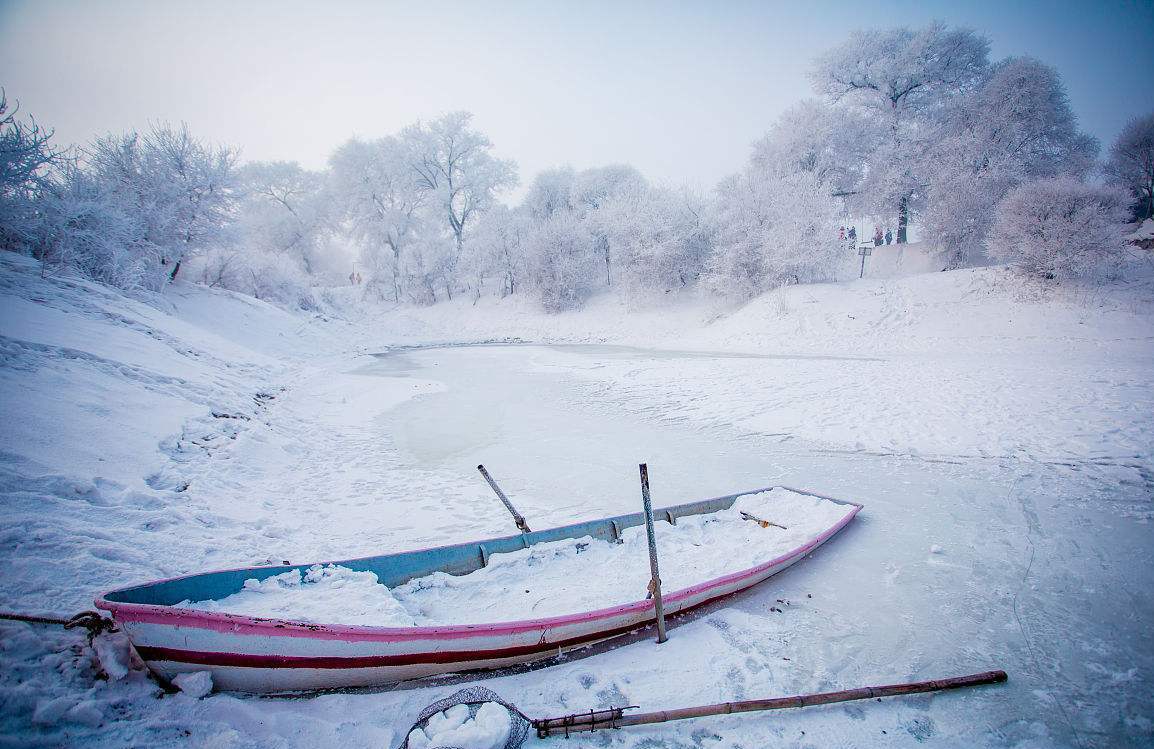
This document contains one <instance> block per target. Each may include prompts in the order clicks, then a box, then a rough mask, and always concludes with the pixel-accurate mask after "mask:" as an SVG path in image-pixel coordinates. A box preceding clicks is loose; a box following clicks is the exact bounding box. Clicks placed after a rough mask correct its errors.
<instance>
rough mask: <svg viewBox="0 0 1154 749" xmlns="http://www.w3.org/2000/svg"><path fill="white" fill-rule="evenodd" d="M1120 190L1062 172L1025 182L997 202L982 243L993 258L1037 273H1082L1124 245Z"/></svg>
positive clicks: (1113, 257)
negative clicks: (993, 218) (1052, 177)
mask: <svg viewBox="0 0 1154 749" xmlns="http://www.w3.org/2000/svg"><path fill="white" fill-rule="evenodd" d="M1126 203H1127V198H1126V194H1125V193H1124V192H1123V191H1122V190H1119V189H1118V188H1116V187H1111V186H1103V185H1089V184H1084V183H1082V182H1078V181H1077V180H1075V179H1071V178H1068V177H1059V178H1055V179H1045V180H1038V181H1036V182H1029V183H1026V184H1024V185H1022V186H1021V187H1019V188H1017V189H1015V190H1013V191H1012V192H1010V193H1009V194H1008V195H1006V197H1005V198H1004V199H1003V200H1002V201H1001V203H999V204H998V208H997V212H996V216H995V222H994V227H993V229H991V231H990V234H989V235H988V237H987V238H986V248H987V250H988V251H989V253H990V256H991V257H993V258H994V259H996V260H1001V261H1003V262H1007V263H1010V264H1011V265H1013V266H1015V267H1017V268H1018V269H1019V270H1021V271H1022V272H1024V273H1026V274H1028V275H1031V276H1035V277H1040V278H1051V279H1069V278H1085V277H1089V276H1093V275H1096V274H1098V273H1099V272H1102V271H1105V270H1108V269H1109V268H1111V267H1112V266H1113V265H1115V264H1116V263H1117V262H1118V260H1119V259H1120V258H1121V256H1122V253H1123V252H1124V250H1125V241H1124V239H1123V234H1124V224H1125V221H1126Z"/></svg>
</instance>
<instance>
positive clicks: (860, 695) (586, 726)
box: [533, 671, 1007, 738]
mask: <svg viewBox="0 0 1154 749" xmlns="http://www.w3.org/2000/svg"><path fill="white" fill-rule="evenodd" d="M1006 678H1007V677H1006V672H1005V671H983V672H982V673H979V674H970V675H968V676H954V677H951V678H948V679H934V680H932V681H918V682H913V683H910V684H889V685H886V686H880V687H860V688H858V689H846V690H843V691H840V692H823V693H820V694H804V695H796V696H793V697H776V698H773V699H767V700H746V701H744V702H722V703H719V704H716V705H702V706H700V707H684V708H681V709H679V710H661V711H658V712H653V713H637V714H636V715H624V714H623V710H624V709H625V708H611V709H609V710H599V711H596V712H588V713H577V714H574V715H567V716H565V717H562V718H542V719H539V720H535V721H533V727H534V728H536V729H537V735H538V736H540V737H541V738H544V737H546V736H551V735H553V734H556V733H574V732H578V731H594V730H597V729H601V728H625V727H627V726H640V725H644V724H647V723H665V722H667V721H671V720H685V719H686V718H701V717H704V716H707V715H729V714H732V713H747V712H754V711H759V710H783V709H785V708H791V707H809V706H811V705H828V704H830V703H832V702H849V701H851V700H868V699H874V698H877V697H894V696H898V695H903V694H917V693H919V692H941V691H946V690H950V689H963V688H965V687H976V686H980V685H982V684H999V683H1001V682H1004V681H1005V680H1006Z"/></svg>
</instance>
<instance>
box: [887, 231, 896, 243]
mask: <svg viewBox="0 0 1154 749" xmlns="http://www.w3.org/2000/svg"><path fill="white" fill-rule="evenodd" d="M892 241H894V234H893V232H892V231H890V230H889V229H886V244H889V243H890V242H892Z"/></svg>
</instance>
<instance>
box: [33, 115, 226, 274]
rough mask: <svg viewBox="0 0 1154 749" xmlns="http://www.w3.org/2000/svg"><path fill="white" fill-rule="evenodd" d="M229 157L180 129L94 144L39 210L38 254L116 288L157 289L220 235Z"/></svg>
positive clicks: (223, 224)
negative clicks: (41, 224)
mask: <svg viewBox="0 0 1154 749" xmlns="http://www.w3.org/2000/svg"><path fill="white" fill-rule="evenodd" d="M235 160H236V156H235V152H234V151H232V150H231V149H229V148H225V147H219V146H213V145H210V144H207V143H204V142H202V141H200V140H197V139H196V138H194V137H193V136H192V134H191V133H190V132H189V131H188V128H187V127H183V126H182V127H180V128H173V127H170V126H168V125H158V126H156V127H154V128H152V130H150V131H149V132H147V133H145V134H143V135H141V134H138V133H129V134H126V135H120V136H112V135H110V136H107V137H104V138H100V139H98V140H97V141H96V142H95V143H93V144H92V145H91V146H90V147H88V148H87V149H84V150H83V151H82V156H81V158H80V160H79V161H78V162H77V163H73V164H71V165H69V166H68V168H66V169H63V170H62V175H61V178H60V180H59V182H58V184H56V185H55V186H54V188H53V189H52V190H51V194H50V195H46V196H45V199H44V204H43V212H44V217H45V223H46V228H45V231H44V237H43V239H42V244H43V256H44V257H45V259H46V260H49V261H56V262H64V263H68V264H71V265H74V266H76V267H78V268H81V269H82V270H83V271H84V272H85V273H87V274H88V275H90V276H91V277H93V278H96V279H98V280H102V281H105V282H107V283H111V284H114V285H117V286H121V287H125V288H129V287H141V288H146V289H151V290H159V289H160V288H162V287H163V286H164V284H165V283H167V282H168V281H170V280H172V279H173V278H175V277H176V275H177V273H179V271H180V268H181V265H182V263H183V262H184V261H185V260H186V259H188V258H190V257H192V256H194V255H195V254H197V253H199V252H202V251H205V250H207V249H209V248H212V247H214V246H216V245H217V244H218V243H220V242H221V241H222V240H223V238H224V233H225V231H226V228H227V225H228V223H229V221H230V219H231V216H232V211H233V208H234V203H235V200H234V178H235V173H234V164H235Z"/></svg>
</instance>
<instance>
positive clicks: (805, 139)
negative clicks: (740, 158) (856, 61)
mask: <svg viewBox="0 0 1154 749" xmlns="http://www.w3.org/2000/svg"><path fill="white" fill-rule="evenodd" d="M884 136H885V129H884V128H883V127H880V125H879V119H878V118H877V117H874V116H871V115H869V114H867V113H866V112H864V111H862V110H861V109H860V108H840V109H838V108H834V107H831V106H829V105H827V104H825V103H823V102H821V101H818V100H815V99H804V100H802V101H801V102H799V103H798V104H796V105H794V106H793V107H791V108H789V109H787V110H786V111H785V112H784V113H783V114H782V115H781V117H780V118H778V120H777V122H775V123H774V125H773V126H772V127H771V128H770V130H769V132H768V133H767V134H766V135H765V136H764V137H763V138H761V139H760V140H758V141H757V142H756V143H754V145H753V159H752V161H753V163H754V164H755V165H757V166H758V168H761V169H764V170H769V171H777V172H782V173H797V172H809V173H811V174H813V175H814V176H815V177H816V178H817V179H819V180H821V181H822V182H826V183H828V184H829V185H830V188H831V190H832V192H833V194H834V195H835V196H838V197H850V196H854V195H856V194H858V192H859V191H860V190H861V188H862V183H863V182H864V180H865V178H866V174H867V171H866V167H867V164H868V161H869V158H870V156H871V154H872V153H873V152H874V151H875V150H876V149H877V148H878V146H879V145H880V143H881V142H882V139H883V138H884Z"/></svg>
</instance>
